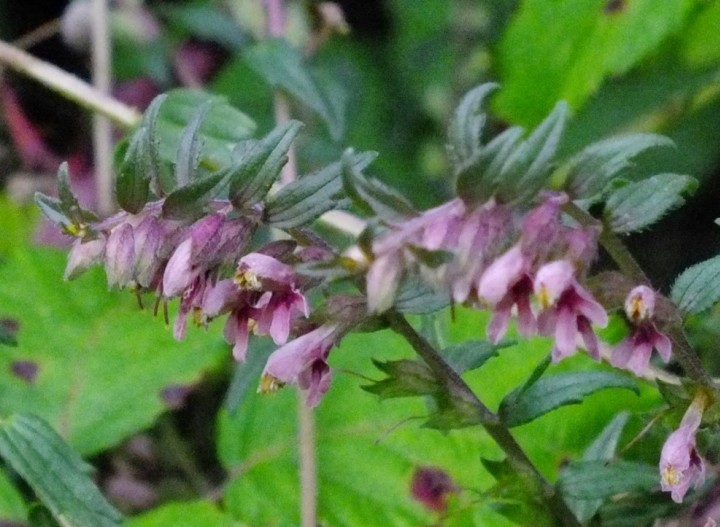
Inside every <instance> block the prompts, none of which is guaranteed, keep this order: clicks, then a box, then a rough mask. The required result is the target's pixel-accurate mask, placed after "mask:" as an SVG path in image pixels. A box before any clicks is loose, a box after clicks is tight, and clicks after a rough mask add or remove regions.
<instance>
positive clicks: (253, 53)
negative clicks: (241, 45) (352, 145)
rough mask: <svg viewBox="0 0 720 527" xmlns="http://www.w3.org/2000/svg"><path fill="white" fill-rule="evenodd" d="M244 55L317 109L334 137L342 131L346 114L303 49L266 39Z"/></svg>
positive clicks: (267, 78)
mask: <svg viewBox="0 0 720 527" xmlns="http://www.w3.org/2000/svg"><path fill="white" fill-rule="evenodd" d="M243 56H244V58H245V60H246V61H247V63H248V64H249V65H250V67H251V68H252V69H253V70H255V72H256V73H258V74H259V75H260V76H261V77H262V78H263V79H264V80H265V82H267V83H268V84H269V85H270V86H272V87H273V88H280V89H282V90H284V91H286V92H287V93H289V94H290V95H291V96H293V97H294V98H296V99H297V100H299V101H300V102H302V103H303V104H305V105H306V106H308V107H309V108H310V109H311V110H313V111H315V112H316V113H317V114H318V115H319V116H320V117H321V118H322V119H323V120H324V121H325V124H326V125H327V127H328V130H329V131H330V135H331V136H332V137H333V139H335V140H338V139H340V137H342V135H343V131H344V127H345V117H344V115H343V108H339V107H338V105H337V102H336V100H335V99H334V98H332V97H328V93H327V92H326V90H325V89H324V87H323V84H322V83H320V82H318V80H316V78H315V77H314V75H313V73H311V72H310V70H309V69H308V68H307V66H306V65H305V63H304V60H303V58H302V56H301V55H300V53H298V52H297V50H295V48H293V47H292V46H290V45H289V44H288V43H287V42H286V41H285V40H283V39H277V38H274V39H267V40H263V41H261V42H259V43H257V44H255V45H254V46H252V47H250V48H247V49H246V50H245V51H244V52H243Z"/></svg>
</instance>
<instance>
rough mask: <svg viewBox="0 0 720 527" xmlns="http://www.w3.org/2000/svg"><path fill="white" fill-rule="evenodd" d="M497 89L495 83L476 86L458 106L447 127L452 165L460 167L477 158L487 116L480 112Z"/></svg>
mask: <svg viewBox="0 0 720 527" xmlns="http://www.w3.org/2000/svg"><path fill="white" fill-rule="evenodd" d="M497 88H498V85H497V84H495V83H486V84H481V85H480V86H476V87H475V88H473V89H472V90H470V91H469V92H467V93H466V94H465V96H464V97H463V98H462V100H461V101H460V104H458V107H457V108H456V109H455V112H454V113H453V117H452V119H451V121H450V125H449V126H448V145H447V150H448V156H449V157H450V160H451V161H452V163H453V165H455V167H456V169H457V167H462V166H464V165H467V164H469V163H470V162H471V161H472V160H473V158H475V157H476V156H477V153H478V150H479V149H480V146H481V145H482V140H483V137H482V135H483V129H484V127H485V122H486V121H487V116H486V115H485V113H483V112H482V111H481V110H482V109H483V105H484V104H485V101H486V99H487V97H488V95H490V93H492V92H493V91H495V90H496V89H497Z"/></svg>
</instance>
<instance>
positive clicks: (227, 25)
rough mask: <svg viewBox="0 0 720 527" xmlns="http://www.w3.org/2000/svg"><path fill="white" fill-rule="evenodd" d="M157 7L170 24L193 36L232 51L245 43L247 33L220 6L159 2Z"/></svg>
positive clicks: (237, 49)
mask: <svg viewBox="0 0 720 527" xmlns="http://www.w3.org/2000/svg"><path fill="white" fill-rule="evenodd" d="M158 9H159V11H160V13H162V14H163V15H164V16H165V17H167V19H168V23H169V24H170V26H173V27H176V28H178V29H181V30H183V31H184V32H186V33H189V34H190V35H191V36H193V37H196V38H199V39H201V40H206V41H210V42H216V43H218V44H220V45H222V46H224V47H225V48H227V49H229V50H232V51H239V50H240V49H241V48H242V47H243V46H245V45H247V41H248V35H246V34H245V33H244V32H243V30H242V29H241V28H240V26H239V25H238V23H237V22H236V20H235V19H234V18H233V17H232V16H228V13H226V12H224V11H225V10H224V9H222V7H221V6H216V5H204V4H203V5H198V4H178V5H172V4H170V5H168V4H160V5H159V6H158Z"/></svg>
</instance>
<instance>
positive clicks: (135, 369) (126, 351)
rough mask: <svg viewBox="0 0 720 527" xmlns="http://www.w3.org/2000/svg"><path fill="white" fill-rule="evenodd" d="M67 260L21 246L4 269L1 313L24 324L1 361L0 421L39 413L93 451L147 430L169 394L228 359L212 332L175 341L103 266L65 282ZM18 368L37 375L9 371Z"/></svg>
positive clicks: (79, 446)
mask: <svg viewBox="0 0 720 527" xmlns="http://www.w3.org/2000/svg"><path fill="white" fill-rule="evenodd" d="M66 259H67V255H66V254H64V253H63V252H60V251H57V250H51V249H41V248H32V249H27V248H23V247H17V248H15V250H14V251H12V252H11V253H10V254H9V255H8V256H7V257H6V258H5V259H4V260H3V261H2V262H1V263H0V284H2V287H1V288H0V306H3V307H2V316H3V317H9V318H13V319H17V320H20V321H21V324H22V334H21V337H22V338H20V339H19V341H18V346H17V347H15V348H4V349H3V353H2V355H1V356H0V385H2V387H3V396H2V398H0V415H8V414H9V413H11V412H30V413H34V414H36V415H39V416H41V417H42V418H44V419H46V420H47V421H49V422H50V423H52V424H53V426H55V427H56V428H57V429H58V430H60V431H61V433H62V435H63V436H64V437H66V438H67V439H68V440H69V442H70V444H71V445H72V446H73V448H75V449H77V450H78V451H79V452H80V453H82V454H91V453H95V452H99V451H101V450H103V449H106V448H108V447H110V446H113V445H116V444H118V443H119V442H120V441H122V440H123V439H125V438H126V437H128V436H130V435H132V434H134V433H137V432H138V431H140V430H142V429H144V428H146V427H148V426H150V425H151V424H152V423H153V421H154V420H155V418H156V417H157V416H158V415H160V414H161V413H162V412H163V411H165V410H166V409H167V408H168V406H167V405H166V403H164V401H163V398H162V391H163V390H164V389H165V388H168V387H172V386H178V385H181V386H188V385H193V384H194V383H196V382H198V381H199V379H200V376H201V375H202V373H203V372H204V371H206V370H208V369H210V368H214V367H216V365H217V364H218V361H219V360H221V359H222V358H224V357H227V354H228V353H229V352H228V350H227V349H226V347H225V345H224V343H223V340H222V337H220V336H218V335H217V333H214V334H213V335H214V336H213V335H208V334H205V333H204V332H201V331H192V330H190V331H188V335H187V337H186V340H185V341H184V342H176V341H175V340H174V339H173V338H172V334H171V333H172V332H171V331H169V330H168V329H167V328H165V327H164V325H163V324H162V322H161V320H159V319H157V318H153V316H152V314H151V313H150V312H148V311H147V310H145V311H143V310H140V309H138V307H137V301H136V300H135V299H134V298H133V297H132V295H130V294H127V293H126V292H124V293H123V292H108V290H107V285H106V280H105V277H104V275H103V272H102V270H101V269H99V268H95V269H91V270H90V271H89V272H88V273H86V274H85V275H84V276H83V277H82V278H81V279H79V280H76V281H74V282H72V283H65V282H63V281H62V276H63V269H64V268H65V264H66ZM146 301H147V302H148V303H150V304H151V303H152V299H146ZM219 323H220V324H221V322H219ZM219 330H220V327H219V326H218V327H217V328H216V331H219ZM20 365H22V366H23V367H25V366H30V367H31V368H35V371H34V373H32V370H31V374H29V375H25V376H22V375H21V373H22V372H18V373H14V372H15V371H16V370H18V369H19V368H18V367H19V366H20Z"/></svg>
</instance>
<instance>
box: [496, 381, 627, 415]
mask: <svg viewBox="0 0 720 527" xmlns="http://www.w3.org/2000/svg"><path fill="white" fill-rule="evenodd" d="M607 388H625V389H628V390H632V391H634V392H635V393H639V392H638V388H637V386H636V385H635V382H634V381H633V380H632V379H630V378H629V377H627V376H625V375H621V374H618V373H615V372H607V371H584V372H572V373H559V374H556V375H551V376H546V377H542V378H541V379H539V380H538V381H537V382H535V383H534V384H532V385H531V386H529V387H527V388H525V389H522V388H521V389H517V390H514V391H513V392H511V393H510V394H508V395H507V396H506V397H505V399H503V401H502V402H501V403H500V408H499V412H498V413H499V415H500V418H501V419H502V421H503V422H504V423H505V424H506V425H507V426H510V427H512V426H518V425H521V424H525V423H529V422H530V421H532V420H534V419H537V418H538V417H540V416H541V415H544V414H546V413H548V412H550V411H552V410H554V409H556V408H559V407H561V406H566V405H569V404H579V403H580V402H582V400H583V398H584V397H586V396H588V395H590V394H592V393H595V392H597V391H598V390H604V389H607Z"/></svg>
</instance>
